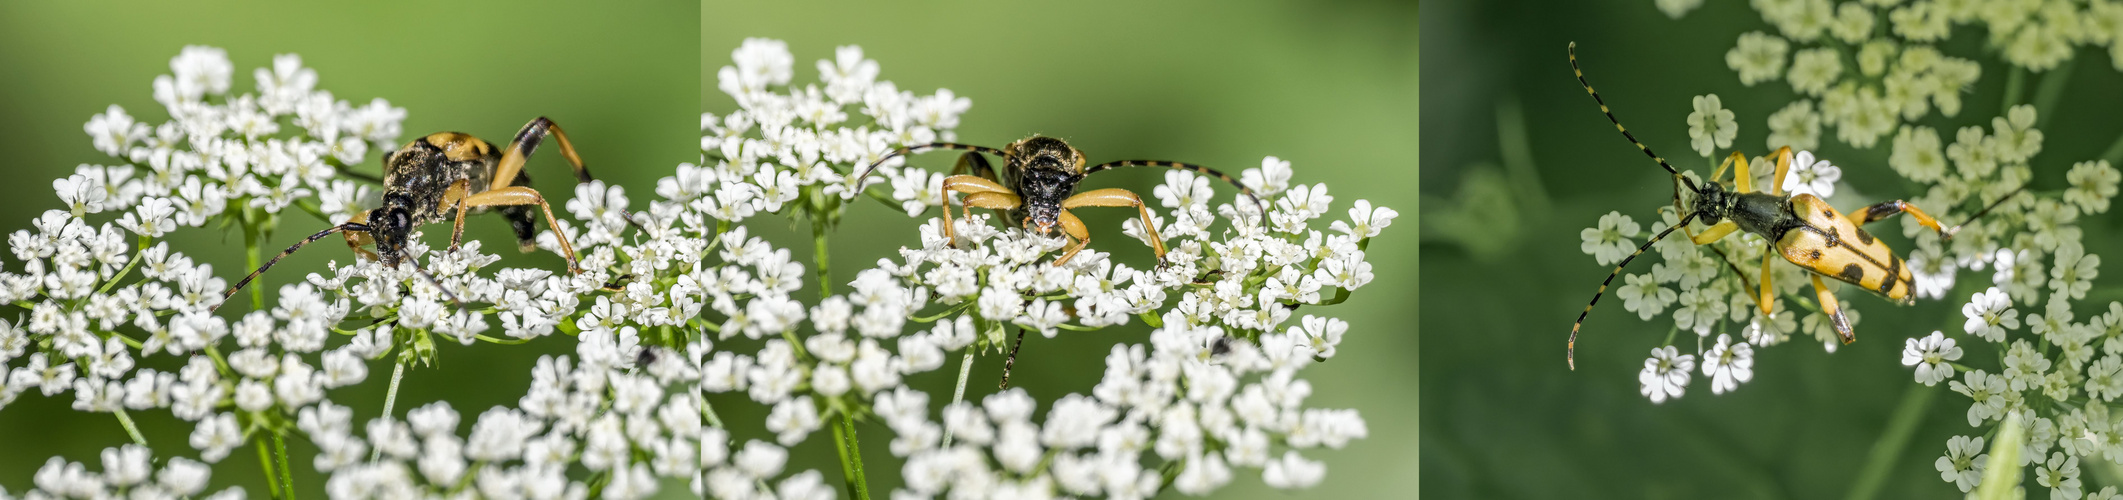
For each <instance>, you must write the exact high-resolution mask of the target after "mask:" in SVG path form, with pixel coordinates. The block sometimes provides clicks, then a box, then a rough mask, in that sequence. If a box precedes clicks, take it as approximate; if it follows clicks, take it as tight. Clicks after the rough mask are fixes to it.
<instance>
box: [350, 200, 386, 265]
mask: <svg viewBox="0 0 2123 500" xmlns="http://www.w3.org/2000/svg"><path fill="white" fill-rule="evenodd" d="M346 223H348V224H360V225H362V227H367V226H368V223H369V212H368V211H367V210H363V211H359V212H354V216H353V217H349V218H347V220H346ZM343 236H346V246H347V248H350V249H353V250H354V255H358V256H361V257H362V258H365V259H368V260H378V258H377V257H376V252H371V251H369V249H366V248H361V247H365V246H369V245H374V244H376V239H375V238H372V237H369V232H368V230H367V229H363V230H360V231H347V232H345V233H343Z"/></svg>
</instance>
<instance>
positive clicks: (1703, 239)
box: [1688, 220, 1740, 245]
mask: <svg viewBox="0 0 2123 500" xmlns="http://www.w3.org/2000/svg"><path fill="white" fill-rule="evenodd" d="M1739 229H1740V225H1739V224H1734V223H1732V221H1729V220H1728V221H1724V222H1719V223H1717V224H1715V225H1712V226H1710V229H1704V230H1703V232H1700V233H1696V234H1694V235H1692V236H1689V237H1688V241H1693V242H1695V244H1697V245H1708V244H1710V242H1713V241H1717V240H1719V239H1721V238H1724V237H1725V235H1728V234H1732V232H1733V231H1737V230H1739Z"/></svg>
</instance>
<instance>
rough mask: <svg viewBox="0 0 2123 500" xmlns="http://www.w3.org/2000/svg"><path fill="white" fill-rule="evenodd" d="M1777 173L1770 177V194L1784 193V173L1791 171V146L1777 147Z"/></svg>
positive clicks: (1780, 194)
mask: <svg viewBox="0 0 2123 500" xmlns="http://www.w3.org/2000/svg"><path fill="white" fill-rule="evenodd" d="M1775 156H1776V159H1777V175H1776V176H1775V177H1770V178H1769V194H1773V195H1777V196H1783V195H1784V175H1785V174H1789V173H1791V146H1784V147H1781V148H1777V154H1776V155H1775Z"/></svg>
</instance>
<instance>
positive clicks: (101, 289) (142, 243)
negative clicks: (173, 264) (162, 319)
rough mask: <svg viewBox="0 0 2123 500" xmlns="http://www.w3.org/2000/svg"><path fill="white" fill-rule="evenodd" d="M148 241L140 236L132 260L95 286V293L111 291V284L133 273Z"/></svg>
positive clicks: (115, 283)
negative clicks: (97, 286) (138, 245)
mask: <svg viewBox="0 0 2123 500" xmlns="http://www.w3.org/2000/svg"><path fill="white" fill-rule="evenodd" d="M148 241H149V238H148V237H146V236H141V237H140V249H139V250H135V251H133V258H132V260H130V261H127V262H126V263H125V268H123V269H119V270H118V274H113V275H111V280H110V281H105V282H103V286H102V287H99V288H97V289H96V295H103V294H106V293H110V291H111V287H112V286H114V285H117V284H118V280H122V279H125V276H126V275H128V274H132V273H133V268H135V267H140V259H141V256H143V255H146V254H147V242H148ZM134 347H138V346H134Z"/></svg>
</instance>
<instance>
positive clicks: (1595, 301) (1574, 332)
mask: <svg viewBox="0 0 2123 500" xmlns="http://www.w3.org/2000/svg"><path fill="white" fill-rule="evenodd" d="M1695 215H1696V214H1693V213H1691V214H1688V216H1687V217H1682V218H1681V222H1680V223H1679V224H1674V225H1673V227H1669V228H1666V230H1665V231H1659V235H1658V236H1653V237H1651V241H1646V242H1644V245H1643V246H1640V247H1636V253H1632V254H1629V256H1628V257H1625V258H1623V259H1622V263H1621V265H1617V266H1614V272H1610V273H1607V281H1602V282H1600V290H1599V291H1597V292H1592V303H1590V304H1585V310H1584V312H1580V313H1578V321H1577V323H1572V324H1571V325H1570V350H1569V352H1568V353H1566V354H1564V357H1563V359H1564V360H1567V361H1569V362H1570V369H1572V370H1576V369H1578V360H1577V352H1578V328H1579V327H1582V326H1585V315H1588V314H1592V306H1595V305H1599V303H1600V296H1601V295H1604V294H1606V293H1607V285H1610V284H1613V283H1614V277H1615V276H1619V275H1621V274H1622V268H1625V267H1629V261H1633V260H1636V256H1638V255H1643V254H1644V250H1646V249H1649V248H1651V244H1653V243H1658V242H1659V240H1660V239H1663V238H1665V237H1666V235H1668V234H1673V230H1675V229H1680V228H1683V227H1688V223H1689V222H1694V221H1695ZM1728 264H1729V263H1728Z"/></svg>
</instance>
